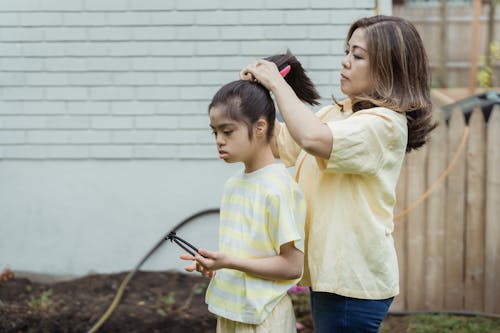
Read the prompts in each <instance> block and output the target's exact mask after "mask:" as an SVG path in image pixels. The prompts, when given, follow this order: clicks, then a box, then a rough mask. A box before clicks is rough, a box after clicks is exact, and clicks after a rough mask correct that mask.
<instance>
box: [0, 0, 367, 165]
mask: <svg viewBox="0 0 500 333" xmlns="http://www.w3.org/2000/svg"><path fill="white" fill-rule="evenodd" d="M375 5H376V4H375V0H372V1H366V0H350V1H349V0H347V1H331V0H254V1H247V0H232V1H222V0H219V1H215V0H186V1H181V0H110V1H100V0H71V1H68V0H16V1H0V85H1V86H0V99H1V101H0V152H1V153H0V158H1V159H3V160H17V159H35V160H37V159H43V160H51V159H56V160H58V159H62V160H73V159H77V160H80V159H148V160H149V159H162V160H163V159H166V160H178V159H212V158H215V156H214V155H213V154H212V153H213V150H211V146H212V144H213V143H212V139H211V137H210V131H209V130H208V129H207V123H208V118H207V116H206V107H207V105H208V102H209V101H210V99H211V97H212V95H213V94H214V93H215V91H216V90H217V89H218V88H219V87H220V86H221V85H223V84H225V83H227V82H229V81H231V80H234V79H236V78H237V74H238V71H239V69H240V68H241V67H242V66H244V65H246V64H247V63H248V62H250V61H251V60H253V59H255V58H259V57H264V56H268V55H271V54H274V53H279V52H283V51H284V50H285V49H286V48H290V49H291V50H292V51H293V52H294V53H295V54H296V55H297V56H298V57H299V58H300V59H301V61H302V62H303V64H304V65H305V67H306V68H307V69H308V70H309V72H310V75H311V77H312V79H313V81H314V82H315V83H316V84H317V85H318V88H319V90H320V92H321V94H322V96H323V98H324V99H323V103H329V96H330V95H331V94H332V93H335V94H336V95H339V94H340V92H339V89H338V83H337V81H338V79H337V78H338V70H339V67H340V58H341V55H342V49H343V38H344V35H345V32H346V29H347V27H348V25H349V23H350V22H351V21H352V20H354V19H355V18H357V17H361V16H366V15H372V14H373V13H374V7H375Z"/></svg>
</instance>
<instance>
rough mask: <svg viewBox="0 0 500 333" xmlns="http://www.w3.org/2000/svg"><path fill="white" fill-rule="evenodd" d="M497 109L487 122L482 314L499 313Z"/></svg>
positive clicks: (499, 114)
mask: <svg viewBox="0 0 500 333" xmlns="http://www.w3.org/2000/svg"><path fill="white" fill-rule="evenodd" d="M499 142H500V107H499V106H498V105H496V106H495V108H493V111H492V113H491V115H490V118H489V120H488V129H487V150H486V240H485V311H486V312H493V313H500V283H498V279H499V277H500V223H499V220H500V170H499V168H498V166H499V165H500V144H499Z"/></svg>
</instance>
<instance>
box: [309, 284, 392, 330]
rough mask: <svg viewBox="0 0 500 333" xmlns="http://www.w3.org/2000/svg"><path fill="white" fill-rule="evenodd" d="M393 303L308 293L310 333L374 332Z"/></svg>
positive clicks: (384, 300)
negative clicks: (312, 329)
mask: <svg viewBox="0 0 500 333" xmlns="http://www.w3.org/2000/svg"><path fill="white" fill-rule="evenodd" d="M393 299H394V297H391V298H387V299H381V300H371V299H359V298H351V297H345V296H340V295H337V294H333V293H325V292H315V291H312V290H311V310H312V316H313V322H314V332H315V333H367V332H378V329H379V327H380V324H381V323H382V320H384V317H385V315H386V314H387V312H388V311H389V307H390V306H391V303H392V300H393Z"/></svg>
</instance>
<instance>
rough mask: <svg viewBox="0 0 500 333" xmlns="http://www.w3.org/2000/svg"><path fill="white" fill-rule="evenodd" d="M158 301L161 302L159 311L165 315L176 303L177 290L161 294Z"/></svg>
mask: <svg viewBox="0 0 500 333" xmlns="http://www.w3.org/2000/svg"><path fill="white" fill-rule="evenodd" d="M158 301H159V303H160V308H159V309H158V311H157V312H158V313H159V314H160V315H162V316H165V315H166V314H167V312H169V311H171V310H172V308H173V307H174V305H175V291H171V292H169V293H168V294H167V295H161V296H160V297H159V298H158Z"/></svg>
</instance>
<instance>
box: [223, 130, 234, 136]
mask: <svg viewBox="0 0 500 333" xmlns="http://www.w3.org/2000/svg"><path fill="white" fill-rule="evenodd" d="M222 133H224V135H227V136H229V135H231V133H233V131H223V132H222Z"/></svg>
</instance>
